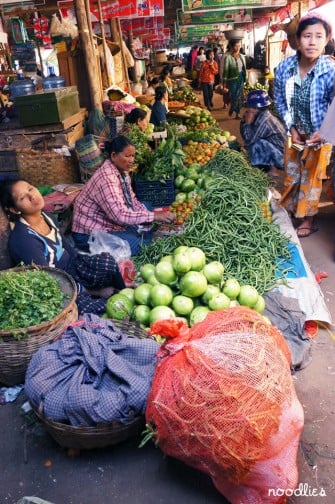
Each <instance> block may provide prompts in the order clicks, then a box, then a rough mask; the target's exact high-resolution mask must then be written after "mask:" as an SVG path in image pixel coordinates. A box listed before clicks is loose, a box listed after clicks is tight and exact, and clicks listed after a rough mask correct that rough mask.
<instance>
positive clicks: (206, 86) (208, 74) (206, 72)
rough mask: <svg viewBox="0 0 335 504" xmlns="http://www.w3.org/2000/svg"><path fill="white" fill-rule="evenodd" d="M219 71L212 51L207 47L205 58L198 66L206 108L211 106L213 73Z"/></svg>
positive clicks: (209, 108)
mask: <svg viewBox="0 0 335 504" xmlns="http://www.w3.org/2000/svg"><path fill="white" fill-rule="evenodd" d="M218 73H219V68H218V64H217V62H216V61H214V52H213V50H212V49H207V51H206V60H205V61H203V62H202V64H201V68H200V75H199V80H200V83H201V88H202V93H203V98H204V104H205V107H207V109H208V110H212V108H213V88H214V79H215V75H217V74H218Z"/></svg>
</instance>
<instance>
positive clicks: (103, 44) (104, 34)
mask: <svg viewBox="0 0 335 504" xmlns="http://www.w3.org/2000/svg"><path fill="white" fill-rule="evenodd" d="M98 11H99V23H100V29H101V37H102V49H103V53H104V60H105V71H106V75H107V82H108V86H110V85H111V83H112V76H111V75H110V73H109V66H108V62H107V51H108V49H107V42H106V32H105V24H104V19H103V15H102V9H101V1H100V0H98Z"/></svg>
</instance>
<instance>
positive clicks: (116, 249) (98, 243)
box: [88, 229, 131, 262]
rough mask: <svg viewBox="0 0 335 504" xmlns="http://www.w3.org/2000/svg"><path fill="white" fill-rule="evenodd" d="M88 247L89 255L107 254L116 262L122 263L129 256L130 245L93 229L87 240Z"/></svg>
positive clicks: (104, 232)
mask: <svg viewBox="0 0 335 504" xmlns="http://www.w3.org/2000/svg"><path fill="white" fill-rule="evenodd" d="M88 246H89V249H90V254H92V255H95V254H101V253H102V252H108V253H109V254H111V255H112V256H113V257H114V259H115V260H116V262H121V261H124V260H125V259H129V258H130V256H131V250H130V245H129V243H128V242H127V241H125V240H122V238H119V237H118V236H115V235H113V234H111V233H107V232H106V231H102V230H101V229H94V230H93V231H92V233H91V235H90V237H89V239H88Z"/></svg>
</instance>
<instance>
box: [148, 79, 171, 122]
mask: <svg viewBox="0 0 335 504" xmlns="http://www.w3.org/2000/svg"><path fill="white" fill-rule="evenodd" d="M168 101H169V93H168V90H167V88H166V87H165V86H164V85H163V86H158V87H157V88H156V91H155V103H154V104H153V106H152V111H151V117H150V122H151V123H152V124H153V125H154V126H164V125H165V123H166V114H167V105H168Z"/></svg>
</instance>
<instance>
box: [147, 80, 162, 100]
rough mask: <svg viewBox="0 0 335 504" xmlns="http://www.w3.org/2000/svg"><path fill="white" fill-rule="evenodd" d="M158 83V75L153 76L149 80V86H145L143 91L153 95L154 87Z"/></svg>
mask: <svg viewBox="0 0 335 504" xmlns="http://www.w3.org/2000/svg"><path fill="white" fill-rule="evenodd" d="M159 84H160V80H159V78H158V77H153V78H152V79H151V81H150V82H149V86H148V87H147V90H146V92H145V94H146V95H150V96H155V90H156V87H158V86H159Z"/></svg>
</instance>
